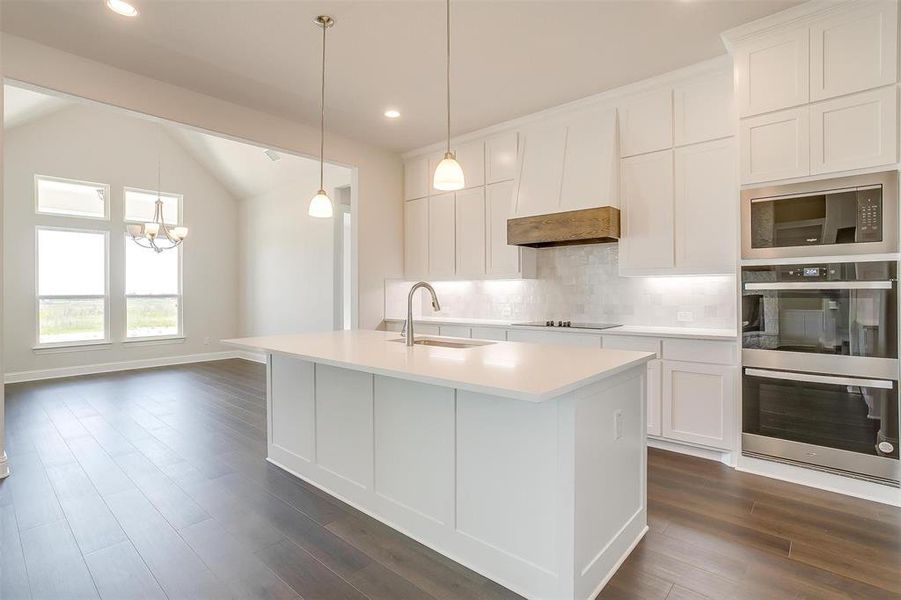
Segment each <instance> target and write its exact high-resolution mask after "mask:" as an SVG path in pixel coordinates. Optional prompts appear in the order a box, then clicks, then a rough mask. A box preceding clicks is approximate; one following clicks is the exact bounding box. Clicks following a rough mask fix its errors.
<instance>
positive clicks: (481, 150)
mask: <svg viewBox="0 0 901 600" xmlns="http://www.w3.org/2000/svg"><path fill="white" fill-rule="evenodd" d="M453 150H454V152H455V153H456V155H457V162H458V163H460V167H461V168H462V169H463V180H464V182H465V185H466V188H467V189H468V188H474V187H478V186H481V185H485V142H484V141H483V140H478V141H475V142H467V143H465V144H460V145H459V146H457V147H456V148H453ZM442 158H443V156H442Z"/></svg>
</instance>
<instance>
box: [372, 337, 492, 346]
mask: <svg viewBox="0 0 901 600" xmlns="http://www.w3.org/2000/svg"><path fill="white" fill-rule="evenodd" d="M389 341H391V342H398V343H401V344H403V343H405V342H406V341H407V340H406V339H404V338H398V339H396V340H389ZM413 343H414V344H416V345H419V346H439V347H441V348H474V347H476V346H490V345H491V344H494V343H496V342H487V341H483V340H459V341H457V340H446V339H436V338H429V337H421V338H417V339H415V340H414V341H413Z"/></svg>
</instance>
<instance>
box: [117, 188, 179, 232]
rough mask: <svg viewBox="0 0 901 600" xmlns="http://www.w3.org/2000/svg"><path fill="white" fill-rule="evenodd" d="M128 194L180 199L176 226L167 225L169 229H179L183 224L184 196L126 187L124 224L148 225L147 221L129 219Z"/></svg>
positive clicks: (123, 213) (123, 197) (123, 191)
mask: <svg viewBox="0 0 901 600" xmlns="http://www.w3.org/2000/svg"><path fill="white" fill-rule="evenodd" d="M128 192H139V193H141V194H152V195H154V196H155V195H157V194H159V195H160V196H174V197H175V198H178V211H177V212H178V214H177V215H176V219H175V223H174V224H173V223H166V225H167V226H168V227H178V226H180V225H181V224H182V223H181V220H182V212H183V211H184V204H185V196H184V194H177V193H175V192H164V191H162V190H147V189H144V188H139V187H132V186H128V185H126V186H124V187H123V188H122V222H123V223H125V224H126V225H129V224H134V223H146V221H135V220H134V219H129V218H128V217H127V215H128Z"/></svg>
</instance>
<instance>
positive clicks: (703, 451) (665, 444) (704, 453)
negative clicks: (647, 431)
mask: <svg viewBox="0 0 901 600" xmlns="http://www.w3.org/2000/svg"><path fill="white" fill-rule="evenodd" d="M648 446H649V447H651V448H657V449H659V450H669V451H670V452H678V453H679V454H688V455H689V456H696V457H698V458H704V459H707V460H715V461H717V462H720V463H723V464H724V465H726V466H729V467H734V466H735V456H734V454H733V453H732V452H729V451H728V450H714V449H713V448H701V447H700V446H691V445H688V444H680V443H679V442H671V441H669V440H661V439H659V438H652V437H649V438H648Z"/></svg>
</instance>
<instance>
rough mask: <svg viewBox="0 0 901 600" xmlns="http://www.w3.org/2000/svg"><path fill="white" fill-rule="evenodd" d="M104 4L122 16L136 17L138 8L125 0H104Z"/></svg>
mask: <svg viewBox="0 0 901 600" xmlns="http://www.w3.org/2000/svg"><path fill="white" fill-rule="evenodd" d="M106 6H107V7H108V8H109V9H110V10H111V11H113V12H114V13H116V14H119V15H122V16H123V17H137V16H138V9H137V8H135V7H134V6H133V5H131V4H129V3H128V2H126V1H125V0H106Z"/></svg>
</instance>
